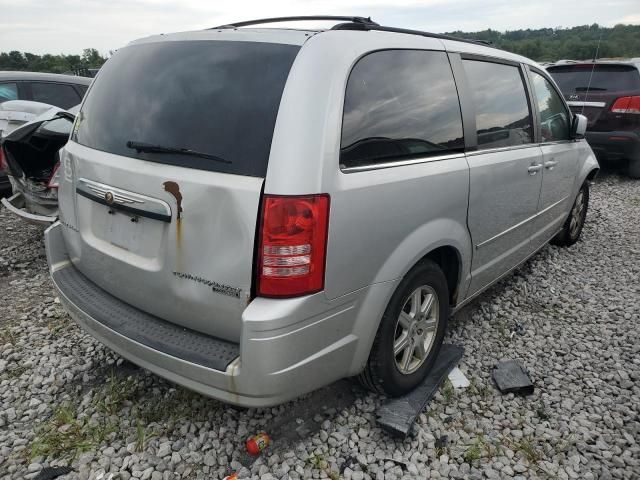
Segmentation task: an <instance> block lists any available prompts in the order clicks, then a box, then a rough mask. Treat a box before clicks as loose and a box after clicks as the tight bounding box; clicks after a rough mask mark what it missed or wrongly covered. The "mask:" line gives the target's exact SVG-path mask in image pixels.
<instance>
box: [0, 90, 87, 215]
mask: <svg viewBox="0 0 640 480" xmlns="http://www.w3.org/2000/svg"><path fill="white" fill-rule="evenodd" d="M78 107H79V106H76V107H73V108H71V109H70V110H63V109H61V108H58V107H54V106H51V105H47V104H43V103H38V102H29V101H21V100H16V101H10V102H5V103H3V104H1V105H0V174H3V173H4V174H6V175H7V177H8V179H9V181H10V183H11V187H12V189H13V195H11V196H10V197H9V198H3V199H2V205H4V207H5V208H7V209H8V210H9V211H11V212H13V213H15V214H16V215H18V216H19V217H21V218H22V219H23V220H25V221H27V222H29V223H35V224H41V225H49V224H51V223H53V222H55V221H56V220H57V218H58V175H59V174H58V172H59V166H60V158H59V155H58V151H59V150H60V149H61V148H62V147H63V146H64V145H65V144H66V143H67V141H68V139H69V134H70V133H71V129H72V127H73V122H74V120H75V114H76V112H77V111H78ZM21 123H22V124H21ZM20 124H21V125H20ZM18 125H20V126H18Z"/></svg>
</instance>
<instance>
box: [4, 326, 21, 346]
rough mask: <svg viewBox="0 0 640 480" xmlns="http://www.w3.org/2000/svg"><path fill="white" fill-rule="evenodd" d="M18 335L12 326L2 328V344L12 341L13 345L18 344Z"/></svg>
mask: <svg viewBox="0 0 640 480" xmlns="http://www.w3.org/2000/svg"><path fill="white" fill-rule="evenodd" d="M16 340H17V337H16V335H15V333H13V332H12V331H11V327H9V326H6V327H3V328H0V345H5V344H7V343H10V344H12V345H15V344H16Z"/></svg>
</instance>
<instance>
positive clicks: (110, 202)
mask: <svg viewBox="0 0 640 480" xmlns="http://www.w3.org/2000/svg"><path fill="white" fill-rule="evenodd" d="M114 200H115V199H114V197H113V192H107V193H105V194H104V201H105V202H107V205H113V201H114Z"/></svg>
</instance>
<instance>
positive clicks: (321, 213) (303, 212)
mask: <svg viewBox="0 0 640 480" xmlns="http://www.w3.org/2000/svg"><path fill="white" fill-rule="evenodd" d="M328 225H329V195H327V194H319V195H309V196H279V195H265V196H264V199H263V202H262V215H261V224H260V247H259V248H260V250H259V255H258V257H259V258H258V269H259V272H258V288H257V292H258V295H260V296H262V297H296V296H301V295H309V294H311V293H315V292H319V291H321V290H322V289H323V288H324V270H325V257H326V250H327V231H328Z"/></svg>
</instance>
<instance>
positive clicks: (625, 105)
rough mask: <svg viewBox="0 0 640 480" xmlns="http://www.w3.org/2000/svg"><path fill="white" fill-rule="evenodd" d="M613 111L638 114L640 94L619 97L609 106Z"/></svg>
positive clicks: (639, 112)
mask: <svg viewBox="0 0 640 480" xmlns="http://www.w3.org/2000/svg"><path fill="white" fill-rule="evenodd" d="M611 111H612V112H613V113H634V114H636V115H637V114H640V96H634V97H620V98H618V99H616V101H615V102H614V103H613V105H612V106H611Z"/></svg>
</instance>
